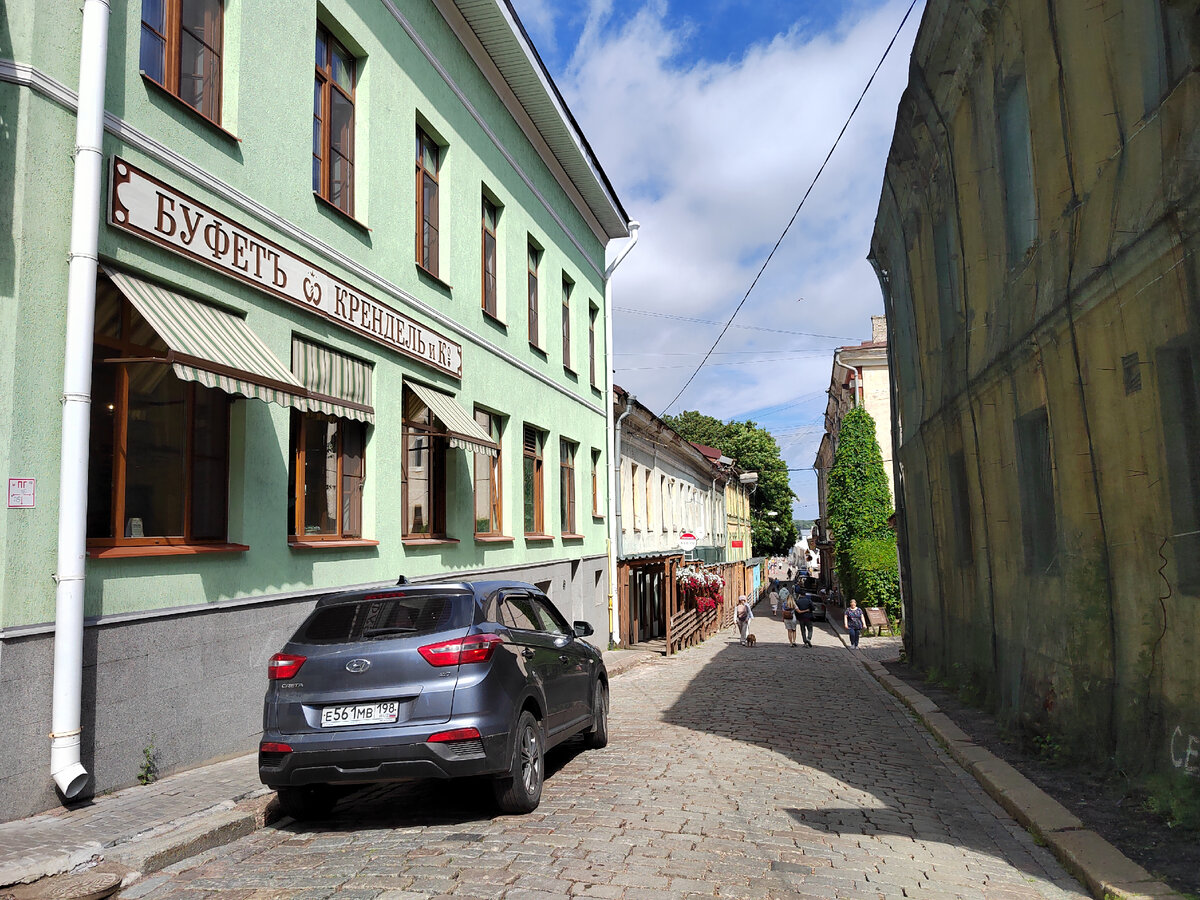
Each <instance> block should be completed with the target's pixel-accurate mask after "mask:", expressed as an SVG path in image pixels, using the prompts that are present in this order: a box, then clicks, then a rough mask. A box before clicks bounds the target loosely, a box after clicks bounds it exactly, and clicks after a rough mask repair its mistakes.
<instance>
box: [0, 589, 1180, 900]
mask: <svg viewBox="0 0 1200 900" xmlns="http://www.w3.org/2000/svg"><path fill="white" fill-rule="evenodd" d="M759 609H760V610H762V609H766V607H765V604H763V605H760V607H759ZM831 624H832V623H831ZM839 624H840V623H839ZM751 630H752V631H753V632H754V633H755V634H756V635H757V636H758V638H759V646H758V647H756V648H744V647H741V646H739V645H738V644H737V641H736V640H735V639H734V638H733V633H732V632H727V633H724V634H721V635H718V636H717V637H715V638H713V639H712V640H710V641H709V642H708V643H707V644H705V645H703V646H701V647H698V648H694V649H692V650H689V651H686V652H685V653H682V654H680V655H679V656H677V657H674V658H671V659H664V658H662V657H658V656H655V655H652V654H643V653H636V652H632V651H616V652H609V653H606V654H605V661H606V663H607V664H608V666H609V669H610V672H611V673H613V674H618V673H622V672H624V674H620V677H617V678H614V679H613V682H612V691H613V714H612V721H611V730H612V741H611V743H610V744H609V746H608V748H606V749H605V750H601V751H589V752H582V751H581V750H580V749H579V748H569V749H568V748H560V749H559V750H557V751H555V752H554V753H552V754H551V755H550V756H549V757H548V759H547V768H548V772H549V778H548V780H547V782H546V788H545V792H544V795H543V800H542V805H541V807H540V808H539V809H538V810H537V811H536V812H534V813H533V814H531V815H529V816H522V817H504V816H497V815H496V814H495V812H494V811H493V809H492V807H491V806H490V804H489V803H488V801H487V795H490V791H488V790H486V788H484V789H483V790H481V789H480V786H478V785H474V784H462V785H459V784H454V785H446V784H424V785H405V786H390V787H380V788H374V789H368V790H365V791H362V792H359V793H358V794H355V795H352V796H350V797H347V798H346V799H345V800H343V801H342V803H341V804H339V806H338V808H337V810H335V813H334V816H333V817H332V818H331V819H330V820H329V821H327V822H322V823H315V824H312V825H304V826H301V825H299V824H297V823H293V822H291V821H290V820H288V819H282V820H279V821H278V823H277V824H276V825H275V826H274V827H272V828H263V826H264V824H267V823H270V822H273V821H275V820H276V819H278V816H279V813H278V810H277V805H276V804H275V803H273V802H271V797H272V796H273V795H270V794H268V793H267V792H265V791H264V790H263V789H262V787H261V785H259V783H258V779H257V773H256V768H255V758H254V756H253V755H249V756H245V757H241V758H239V759H234V760H230V761H228V762H224V763H218V764H216V765H214V766H207V767H203V768H199V769H195V770H192V771H189V772H184V773H180V774H178V775H175V776H171V777H169V778H164V779H162V780H161V781H159V782H157V783H156V784H154V785H150V786H147V787H135V788H130V789H128V790H125V791H121V792H117V793H114V794H111V795H108V796H105V797H101V798H98V799H97V800H96V801H95V802H94V803H92V804H91V805H89V806H86V807H83V808H80V809H75V810H70V811H57V812H54V813H47V814H44V815H42V816H35V817H33V818H31V819H27V820H25V821H23V822H15V823H9V824H7V825H0V898H3V897H6V896H7V894H8V890H7V889H4V888H3V885H5V884H11V883H13V882H15V881H20V880H31V879H32V878H36V877H39V876H42V875H46V874H50V873H51V872H55V871H65V870H69V869H71V868H72V867H76V866H80V865H82V866H83V867H86V866H87V865H89V864H91V863H93V862H95V861H96V860H98V859H103V861H104V862H103V864H102V865H101V867H100V868H99V869H97V870H93V871H97V872H98V871H101V870H103V869H104V868H105V867H106V866H108V867H115V868H116V870H117V871H118V873H130V874H127V875H126V880H125V884H126V887H125V888H124V889H123V890H122V892H121V896H122V897H129V898H135V897H139V898H140V897H148V898H193V897H196V898H199V897H222V898H255V900H259V898H262V900H265V898H292V897H297V898H308V897H312V898H317V897H338V898H380V900H409V898H416V897H433V896H443V895H445V896H450V895H453V896H462V897H489V898H491V897H501V896H503V897H505V898H508V900H519V898H535V897H544V898H549V897H565V896H583V897H586V896H593V897H613V898H616V897H624V898H630V900H636V898H639V897H643V896H645V897H649V896H654V897H662V898H673V897H681V898H682V897H693V896H709V897H711V896H718V897H746V898H763V897H796V898H801V900H803V898H806V897H821V898H834V897H837V898H847V900H854V898H859V897H872V898H879V897H885V898H890V897H901V896H908V897H929V898H931V900H940V898H943V897H947V898H948V897H964V898H983V900H1009V898H1017V897H1050V898H1066V897H1071V898H1078V897H1083V896H1086V895H1085V894H1084V893H1082V891H1081V889H1080V887H1079V885H1078V884H1077V883H1076V882H1075V881H1074V880H1072V879H1071V878H1070V877H1069V876H1068V875H1067V874H1066V873H1065V872H1064V871H1063V869H1062V868H1060V867H1059V865H1058V864H1057V863H1056V862H1055V861H1054V859H1053V858H1052V857H1051V855H1050V853H1049V852H1048V851H1047V849H1046V848H1044V847H1042V846H1039V845H1038V844H1037V843H1035V842H1034V840H1033V838H1031V837H1030V834H1029V833H1028V832H1027V831H1025V830H1024V829H1022V828H1021V827H1020V826H1019V825H1017V824H1016V823H1015V822H1014V821H1013V820H1012V819H1010V818H1009V817H1008V816H1007V815H1005V814H1004V812H1003V811H1002V810H1001V809H1000V808H999V807H998V806H996V804H995V803H994V802H993V801H992V799H991V798H989V797H988V796H987V794H985V793H984V791H983V790H981V788H980V785H979V783H978V782H976V780H975V779H973V778H971V777H970V775H968V774H967V773H966V772H965V771H964V770H963V768H961V767H960V766H959V765H957V764H955V763H954V762H953V761H952V760H951V758H950V755H953V756H954V757H955V758H956V759H958V758H959V757H961V756H963V754H964V752H965V751H969V749H970V748H969V747H968V746H967V745H966V744H963V743H961V742H959V740H958V739H959V735H955V734H953V733H948V734H943V733H942V732H941V731H939V729H938V727H935V726H940V725H942V723H940V722H938V721H937V720H936V716H937V715H940V714H939V713H937V712H936V708H933V711H930V710H928V709H925V708H923V707H922V706H921V702H920V701H921V700H922V699H923V698H921V697H920V695H919V694H918V695H916V697H915V698H913V697H908V696H902V697H901V699H903V700H904V701H905V702H906V703H908V704H909V706H910V708H911V709H913V710H915V711H916V712H917V714H918V715H920V716H921V718H922V719H924V720H925V721H926V722H927V723H931V724H930V725H929V727H930V728H931V729H932V730H933V731H934V732H935V734H938V735H939V738H940V739H941V740H942V741H943V743H944V744H945V745H946V746H947V747H949V749H950V755H948V754H947V752H946V751H945V750H943V749H942V747H941V746H939V745H938V743H937V741H935V740H934V738H933V737H932V736H931V734H930V733H929V731H927V730H926V729H925V728H922V727H921V726H920V725H919V724H918V723H917V721H916V720H915V718H916V717H915V716H914V715H913V714H912V713H910V712H909V711H908V710H906V709H905V708H904V706H902V705H901V704H900V703H899V702H898V701H897V700H896V699H895V698H894V697H892V696H890V695H888V694H887V693H885V692H884V691H881V690H880V687H879V685H878V684H876V683H875V681H873V680H872V678H871V676H870V674H869V673H868V671H867V669H866V668H864V665H863V664H865V665H866V666H869V667H871V668H872V669H873V670H874V674H875V676H876V677H877V678H880V680H881V681H883V678H882V677H881V675H880V672H881V671H882V667H879V666H878V665H877V663H876V662H875V660H874V658H875V657H879V658H890V657H893V656H894V655H895V653H896V641H895V640H894V639H889V638H883V639H877V638H872V639H869V640H867V639H864V641H863V645H862V648H861V649H860V650H859V651H857V652H852V651H850V650H848V649H847V648H846V647H844V646H843V643H842V639H841V638H840V637H839V635H838V632H840V628H837V629H832V628H830V627H828V626H822V625H820V624H818V627H817V633H816V637H815V642H816V644H817V646H816V647H815V648H813V649H811V650H809V649H806V648H803V647H799V648H796V649H791V648H789V647H788V646H787V645H786V638H785V634H784V629H783V626H782V625H781V624H780V623H779V622H778V621H777V620H771V619H770V617H769V611H768V615H766V616H760V617H759V618H757V619H755V620H754V623H753V625H752V628H751ZM634 666H636V668H634ZM884 675H886V673H884ZM885 686H886V687H889V689H891V690H893V691H894V692H895V693H897V694H898V695H899V692H898V691H896V690H895V688H894V686H891V685H887V684H886V682H885ZM925 703H926V704H928V701H927V700H926V701H925ZM928 705H929V706H932V704H928ZM943 718H944V716H943ZM960 735H961V733H960ZM961 737H963V738H965V735H962V736H961ZM968 743H969V742H968ZM970 746H971V747H973V745H970ZM975 749H976V750H978V749H979V748H975ZM960 761H963V765H974V766H975V768H974V769H973V770H972V771H973V773H974V774H975V775H976V777H978V778H980V781H981V782H983V783H984V784H985V785H986V784H989V782H988V780H987V777H985V776H988V775H989V772H990V777H991V779H992V781H991V787H992V788H995V787H997V786H999V787H1001V788H1003V787H1011V784H1012V781H1011V779H1009V780H1007V781H1006V778H1005V773H1003V772H1000V773H997V772H995V771H992V770H989V769H988V766H987V764H986V761H984V764H983V765H982V766H980V764H979V760H978V759H976V758H971V759H966V758H965V757H964V760H960ZM1013 774H1014V775H1015V774H1016V773H1013ZM1016 777H1017V778H1020V776H1019V775H1016ZM1043 796H1044V795H1043ZM998 798H999V800H1000V802H1001V803H1004V804H1005V805H1006V807H1009V808H1011V809H1013V810H1015V811H1016V812H1017V813H1018V814H1019V813H1020V812H1021V811H1022V810H1023V809H1027V808H1034V807H1036V802H1035V801H1036V798H1030V797H1028V796H1024V795H1022V794H1021V792H1020V791H1019V790H1018V791H1017V792H1016V793H1015V794H1014V795H1011V796H1010V795H1008V794H1005V793H1003V792H999V793H998ZM1031 805H1032V806H1031ZM1034 812H1035V816H1034V818H1032V819H1029V820H1028V821H1026V820H1023V821H1025V824H1027V825H1029V826H1030V827H1033V828H1036V827H1037V823H1038V821H1042V822H1043V823H1044V821H1045V820H1044V819H1041V820H1039V819H1037V816H1044V811H1038V810H1036V809H1035V810H1034ZM1052 824H1053V825H1055V826H1062V825H1064V824H1065V823H1063V822H1060V821H1054V822H1052ZM1055 835H1057V836H1059V837H1061V838H1063V841H1060V842H1059V843H1060V844H1062V846H1060V845H1059V844H1054V843H1052V844H1051V845H1052V846H1053V847H1054V848H1055V850H1056V852H1059V853H1060V856H1061V857H1062V858H1064V859H1067V860H1068V861H1069V862H1070V861H1071V860H1075V861H1076V862H1077V863H1078V865H1075V866H1073V870H1074V871H1076V872H1077V873H1078V874H1079V875H1080V877H1082V878H1084V879H1085V880H1087V882H1088V884H1089V887H1091V888H1092V890H1093V892H1094V893H1095V895H1096V896H1103V891H1104V890H1105V889H1107V887H1109V886H1114V887H1116V886H1115V885H1114V884H1113V882H1114V879H1112V878H1109V879H1107V880H1106V879H1105V878H1103V877H1100V878H1098V877H1095V876H1096V872H1097V871H1100V870H1102V869H1103V866H1102V865H1097V864H1096V863H1095V860H1096V859H1105V858H1108V854H1112V855H1115V857H1116V858H1117V859H1119V860H1124V857H1121V856H1120V854H1119V853H1116V851H1114V850H1113V849H1112V848H1111V847H1108V846H1107V845H1104V846H1103V847H1096V846H1093V845H1091V844H1090V838H1095V835H1092V834H1091V832H1086V831H1078V830H1073V829H1068V830H1065V831H1056V832H1053V833H1052V834H1051V837H1054V836H1055ZM1089 836H1090V837H1089ZM1096 840H1098V838H1096ZM1066 845H1070V846H1066ZM1072 853H1074V854H1075V855H1074V856H1072ZM1089 854H1090V856H1089ZM1125 862H1126V863H1127V862H1128V861H1127V860H1125ZM1130 865H1132V864H1130ZM1134 868H1136V867H1134ZM1109 869H1110V871H1111V866H1110V867H1109ZM1101 874H1102V875H1104V874H1106V873H1104V872H1101ZM1118 875H1129V876H1133V877H1128V878H1124V879H1123V880H1125V881H1127V882H1130V883H1134V884H1135V885H1136V886H1137V887H1138V888H1139V890H1137V891H1132V890H1129V891H1126V890H1121V889H1119V887H1118V888H1117V889H1116V890H1114V891H1113V892H1112V893H1113V894H1114V896H1121V897H1140V896H1156V897H1157V896H1166V894H1161V893H1158V892H1157V891H1156V890H1152V889H1156V888H1158V887H1161V886H1158V885H1152V884H1150V883H1149V882H1148V881H1147V879H1148V877H1149V876H1145V873H1144V872H1143V873H1140V875H1138V873H1131V872H1127V871H1125V870H1118ZM14 876H16V877H14ZM1142 876H1145V877H1142ZM1115 880H1116V881H1120V880H1122V879H1121V878H1116V879H1115ZM53 881H54V879H46V880H43V881H41V882H38V883H36V884H34V885H31V886H27V887H26V888H17V889H15V890H14V892H13V896H17V897H20V898H22V900H23V898H24V897H33V896H51V894H50V893H49V892H47V893H36V891H37V889H38V888H41V887H43V886H46V885H49V884H51V883H52V882H53ZM1141 889H1145V891H1144V892H1142V890H1141ZM22 891H33V893H21V892H22Z"/></svg>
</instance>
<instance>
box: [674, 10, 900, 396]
mask: <svg viewBox="0 0 1200 900" xmlns="http://www.w3.org/2000/svg"><path fill="white" fill-rule="evenodd" d="M916 5H917V0H912V3H910V4H909V6H908V10H907V11H906V12H905V13H904V18H903V19H901V20H900V25H899V26H898V27H897V28H896V33H895V34H893V35H892V39H891V40H890V41H888V45H887V48H886V49H885V50H884V51H883V56H881V57H880V58H879V62H878V63H877V64H876V66H875V70H874V71H873V72H872V73H871V77H870V78H868V79H867V84H866V87H864V88H863V90H862V93H861V94H859V95H858V100H857V101H855V103H854V108H853V109H851V110H850V115H848V116H847V117H846V121H845V123H844V124H843V125H842V130H841V131H839V132H838V136H837V138H836V139H835V140H834V142H833V146H832V147H830V148H829V153H827V154H826V156H825V161H824V162H823V163H821V168H819V169H817V174H816V175H814V176H813V180H812V183H811V184H809V186H808V190H806V191H805V192H804V196H803V197H801V198H800V203H799V205H797V207H796V211H795V212H793V213H792V217H791V218H790V219H789V220H788V223H787V225H786V226H785V227H784V229H783V233H782V234H781V235H779V240H777V241H776V242H775V246H774V247H772V248H771V252H770V253H768V254H767V258H766V259H765V260H763V264H762V267H761V268H760V269H759V270H758V274H757V275H755V276H754V280H753V281H752V282H750V287H748V288H747V289H746V293H745V294H744V295H743V297H742V299H741V301H740V302H739V303H738V305H737V306H736V307H735V308H734V310H733V315H731V316H730V317H729V321H727V322H726V323H725V327H724V328H722V329H721V333H720V334H718V335H717V339H716V340H715V341H713V344H712V347H710V348H709V351H708V353H706V354H705V355H704V359H702V360H701V361H700V365H698V366H696V371H694V372H693V373H692V374H691V377H690V378H688V380H687V381H686V382H685V383H684V385H683V387H681V388H680V389H679V393H678V394H676V395H675V397H674V399H673V400H671V402H670V403H668V404H667V405H666V406H665V407H663V411H662V412H661V413H660V414H659V415H660V416H665V415H666V414H667V411H668V410H669V409H670V408H671V407H672V406H674V405H675V403H676V401H678V400H679V398H680V397H682V396H683V392H684V391H686V390H687V389H688V387H690V386H691V383H692V382H693V381H695V380H696V376H697V375H699V374H700V370H701V369H703V368H704V365H705V363H707V362H708V358H709V357H710V356H711V355H712V353H713V351H714V350H716V349H717V344H719V343H721V338H723V337H725V333H726V332H727V331H729V329H730V327H731V326H732V325H733V320H734V319H735V318H737V314H738V313H739V312H741V309H742V307H743V306H745V305H746V301H747V300H749V299H750V292H751V291H753V290H754V286H755V285H757V284H758V280H759V279H760V278H762V274H763V272H765V271H766V270H767V266H768V265H770V262H771V260H772V258H774V256H775V251H776V250H778V249H779V246H780V245H781V244H782V243H783V239H784V238H785V237H787V233H788V232H789V231H790V230H791V228H792V225H793V223H795V221H796V217H797V216H798V215H800V210H801V209H803V208H804V203H805V201H806V200H808V196H809V194H811V193H812V191H813V188H814V187H816V186H817V181H818V179H820V177H821V173H822V172H824V171H825V167H826V166H827V165H829V160H830V159H831V158H832V157H833V153H834V151H835V150H837V148H838V144H840V143H841V142H842V136H843V135H844V134H845V133H846V129H847V128H849V127H850V121H851V120H852V119H853V118H854V114H855V113H856V112H858V108H859V106H861V105H862V102H863V98H864V97H866V96H867V91H869V90H870V89H871V85H872V83H874V81H875V76H876V75H878V74H879V70H880V69H881V68H883V63H884V61H885V60H886V59H887V58H888V54H889V53H891V52H892V47H893V46H894V45H895V43H896V39H897V38H898V37H900V32H901V31H903V30H904V23H905V22H907V21H908V17H909V16H910V15H912V11H913V9H914V8H915V7H916Z"/></svg>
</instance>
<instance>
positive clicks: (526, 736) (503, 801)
mask: <svg viewBox="0 0 1200 900" xmlns="http://www.w3.org/2000/svg"><path fill="white" fill-rule="evenodd" d="M545 757H546V748H545V744H544V743H543V741H542V727H541V725H540V724H539V723H538V720H537V719H535V718H534V717H533V713H531V712H529V710H525V711H524V712H522V713H521V717H520V718H519V719H517V728H516V745H515V746H514V747H513V760H512V766H511V768H510V770H509V772H508V773H507V774H506V775H504V776H502V777H501V778H499V779H497V780H496V782H495V792H496V802H497V804H499V806H500V809H501V810H502V811H504V812H507V813H527V812H533V810H535V809H537V806H538V804H539V803H540V802H541V800H542V784H543V779H544V778H545V775H546V768H545V766H546V758H545Z"/></svg>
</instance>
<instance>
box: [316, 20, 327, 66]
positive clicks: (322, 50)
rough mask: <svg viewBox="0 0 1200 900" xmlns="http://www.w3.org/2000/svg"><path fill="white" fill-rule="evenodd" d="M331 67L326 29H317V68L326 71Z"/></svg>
mask: <svg viewBox="0 0 1200 900" xmlns="http://www.w3.org/2000/svg"><path fill="white" fill-rule="evenodd" d="M328 65H329V47H328V45H327V44H326V42H325V29H324V28H318V29H317V68H318V69H324V68H326V67H327V66H328Z"/></svg>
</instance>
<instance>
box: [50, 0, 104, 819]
mask: <svg viewBox="0 0 1200 900" xmlns="http://www.w3.org/2000/svg"><path fill="white" fill-rule="evenodd" d="M109 12H110V10H109V5H108V0H84V4H83V36H82V39H81V41H80V51H79V106H78V111H77V114H76V120H75V185H74V190H73V194H72V199H71V252H70V264H69V269H68V276H67V323H66V324H67V328H66V331H67V339H66V349H65V357H66V358H65V362H64V364H63V412H62V459H61V462H60V469H59V492H60V496H59V502H58V567H57V571H56V574H55V576H54V580H55V581H56V582H57V584H58V587H57V590H56V593H55V616H54V705H53V708H52V711H51V731H50V774H51V776H52V777H53V778H54V783H55V784H56V785H57V786H58V789H59V791H61V792H62V795H63V797H64V798H66V799H67V800H73V799H75V798H76V797H78V796H79V794H80V792H81V791H82V790H83V788H84V786H85V785H86V784H87V782H88V777H89V776H88V773H87V770H86V769H84V768H83V765H82V764H81V763H80V757H79V748H80V745H81V743H82V741H81V737H80V735H81V731H82V729H81V727H80V722H81V719H82V715H81V712H82V710H81V694H82V686H83V588H84V557H85V554H86V551H87V546H86V541H87V478H88V435H89V431H90V418H91V407H92V398H91V392H92V332H93V330H94V327H95V318H96V264H97V260H96V253H97V248H98V246H99V232H100V190H101V185H100V173H101V164H102V162H103V159H104V150H103V147H102V142H103V139H104V81H105V75H106V73H107V70H108V19H109Z"/></svg>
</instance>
